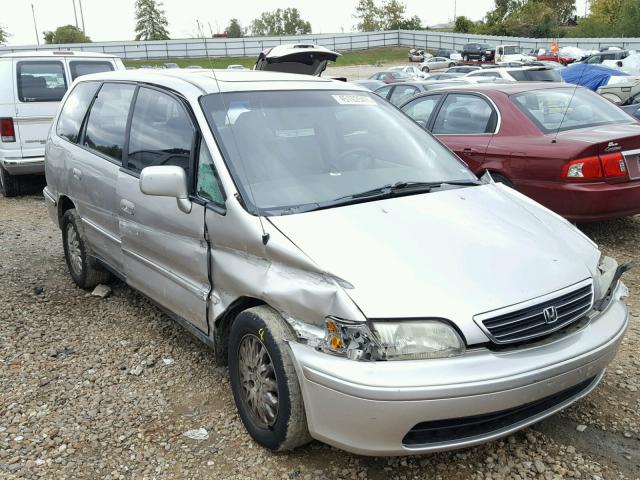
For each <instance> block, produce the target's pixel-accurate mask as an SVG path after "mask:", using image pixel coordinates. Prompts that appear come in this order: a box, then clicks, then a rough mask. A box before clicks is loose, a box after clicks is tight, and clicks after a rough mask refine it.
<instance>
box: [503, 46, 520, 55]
mask: <svg viewBox="0 0 640 480" xmlns="http://www.w3.org/2000/svg"><path fill="white" fill-rule="evenodd" d="M503 48H504V54H505V55H517V54H519V53H520V47H518V46H516V45H505V46H504V47H503Z"/></svg>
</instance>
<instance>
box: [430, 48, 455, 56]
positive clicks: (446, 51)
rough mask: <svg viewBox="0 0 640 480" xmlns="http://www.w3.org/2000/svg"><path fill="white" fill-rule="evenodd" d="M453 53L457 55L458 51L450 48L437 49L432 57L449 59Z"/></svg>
mask: <svg viewBox="0 0 640 480" xmlns="http://www.w3.org/2000/svg"><path fill="white" fill-rule="evenodd" d="M454 53H458V51H457V50H453V49H452V48H439V49H438V51H437V52H436V54H435V55H434V57H445V58H451V55H452V54H454Z"/></svg>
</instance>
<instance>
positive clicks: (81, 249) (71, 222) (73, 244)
mask: <svg viewBox="0 0 640 480" xmlns="http://www.w3.org/2000/svg"><path fill="white" fill-rule="evenodd" d="M61 227H62V245H63V248H64V257H65V260H66V261H67V267H68V268H69V274H70V275H71V278H72V279H73V281H74V282H75V283H76V285H78V286H79V287H80V288H84V289H89V288H93V287H95V286H96V285H98V284H100V283H106V282H108V281H109V280H111V274H110V273H109V272H107V271H105V270H104V269H103V268H102V267H100V265H98V262H97V260H96V259H95V257H94V256H93V252H92V250H91V247H90V246H89V244H88V242H87V238H86V236H85V234H84V228H83V226H82V220H81V219H80V215H78V212H77V211H76V209H75V208H72V209H70V210H67V211H66V212H65V214H64V216H63V217H62V226H61Z"/></svg>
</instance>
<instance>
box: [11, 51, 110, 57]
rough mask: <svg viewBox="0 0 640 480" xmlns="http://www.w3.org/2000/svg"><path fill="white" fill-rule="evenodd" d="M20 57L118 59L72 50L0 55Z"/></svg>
mask: <svg viewBox="0 0 640 480" xmlns="http://www.w3.org/2000/svg"><path fill="white" fill-rule="evenodd" d="M16 57H19V58H22V57H29V58H31V57H74V58H75V57H78V58H118V57H117V55H111V54H108V53H98V52H76V51H72V50H47V51H43V50H25V51H18V52H13V53H4V54H0V58H16Z"/></svg>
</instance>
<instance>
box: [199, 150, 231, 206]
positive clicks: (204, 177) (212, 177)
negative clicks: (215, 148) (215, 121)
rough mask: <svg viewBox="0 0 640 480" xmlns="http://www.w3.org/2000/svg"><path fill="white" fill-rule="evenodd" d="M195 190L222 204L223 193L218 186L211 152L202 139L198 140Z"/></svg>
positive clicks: (205, 197)
mask: <svg viewBox="0 0 640 480" xmlns="http://www.w3.org/2000/svg"><path fill="white" fill-rule="evenodd" d="M196 191H197V193H198V195H199V196H201V197H202V198H204V199H206V200H210V201H212V202H213V203H216V204H218V205H223V204H224V194H223V193H222V187H221V186H220V180H219V178H218V172H217V170H216V167H215V165H214V164H213V159H212V158H211V153H209V149H208V148H207V146H206V145H205V143H204V141H203V140H201V141H200V154H199V156H198V181H197V186H196Z"/></svg>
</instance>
